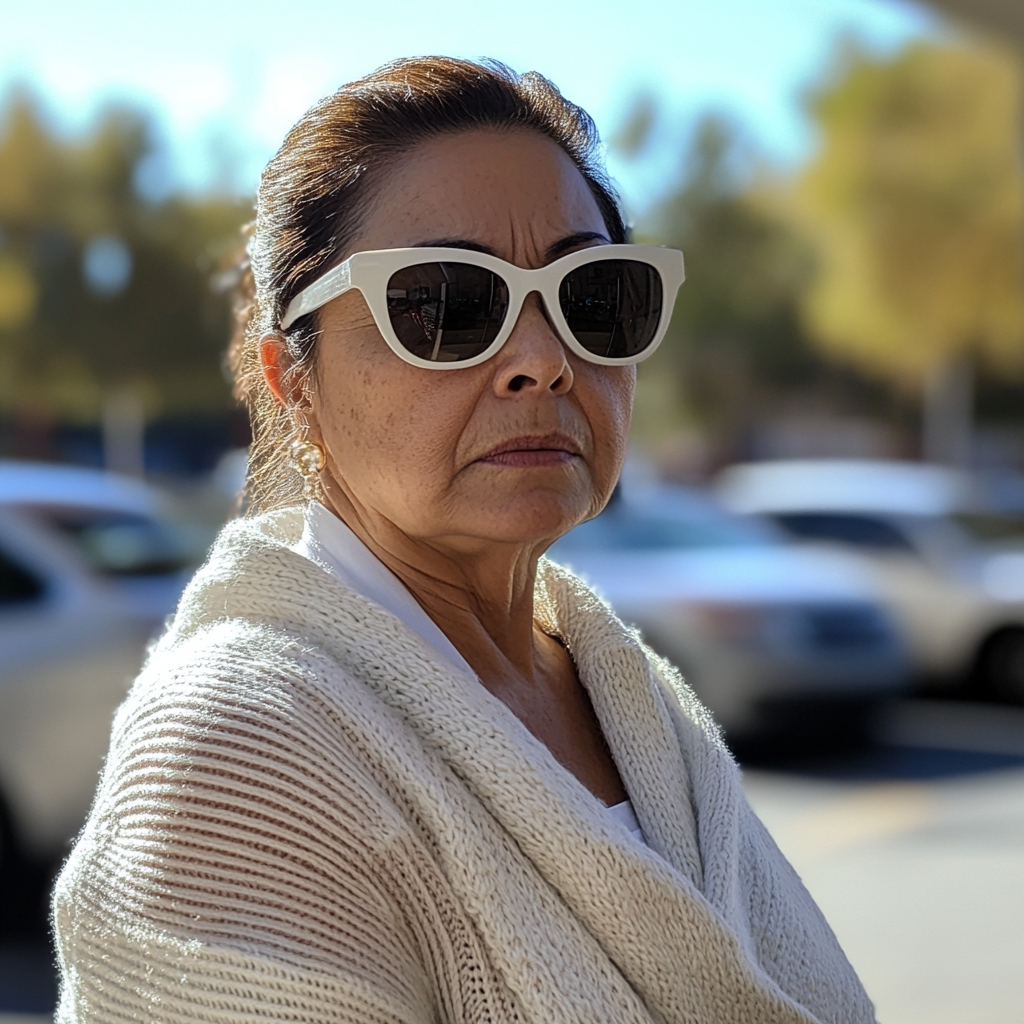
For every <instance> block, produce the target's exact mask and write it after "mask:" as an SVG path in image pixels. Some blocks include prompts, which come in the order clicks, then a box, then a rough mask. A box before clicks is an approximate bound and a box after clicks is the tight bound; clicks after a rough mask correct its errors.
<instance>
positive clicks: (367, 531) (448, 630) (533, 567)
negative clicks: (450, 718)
mask: <svg viewBox="0 0 1024 1024" xmlns="http://www.w3.org/2000/svg"><path fill="white" fill-rule="evenodd" d="M324 504H325V505H326V506H327V508H328V509H329V510H330V511H331V512H333V513H334V514H335V515H337V516H338V517H339V518H340V519H341V520H342V521H343V522H344V523H345V524H346V525H347V526H348V527H349V529H351V530H352V532H353V533H355V534H356V536H357V537H359V539H360V540H361V541H362V542H363V543H364V544H365V545H366V546H367V548H369V550H370V551H372V552H373V554H374V555H375V556H376V557H377V558H379V559H380V561H381V562H382V563H383V564H384V565H386V566H387V567H388V569H390V570H391V572H393V573H394V574H395V575H396V576H397V577H398V578H399V580H401V581H402V583H403V584H404V585H405V586H406V588H407V589H408V590H409V592H410V593H411V594H412V595H413V597H414V598H415V599H416V601H417V602H418V603H419V605H420V606H421V607H422V608H423V610H424V611H425V612H426V613H427V615H429V616H430V618H431V619H432V620H433V621H434V622H435V623H436V624H437V626H438V627H439V628H440V629H441V631H442V632H443V633H444V634H445V635H446V636H447V637H448V639H449V640H451V642H452V644H453V645H454V646H455V648H456V649H457V650H458V652H459V653H460V654H461V655H462V656H463V658H465V659H466V661H467V662H468V663H469V665H470V666H471V667H472V669H473V670H474V671H475V672H476V673H477V675H478V676H479V677H480V679H481V681H482V682H483V683H484V685H485V686H488V688H489V689H500V688H504V686H506V685H507V684H508V681H509V680H510V678H512V677H517V678H518V679H520V680H522V681H523V682H527V683H529V682H532V681H536V680H537V678H538V676H539V675H540V674H542V672H543V671H544V664H545V654H546V651H544V650H541V649H540V648H541V647H542V646H543V645H547V644H550V643H551V640H550V638H548V637H547V636H545V635H544V634H543V633H541V632H540V630H539V629H538V628H537V627H536V626H535V624H534V603H533V593H534V583H535V580H536V574H537V562H538V560H539V558H540V554H541V553H542V551H543V548H544V545H543V544H533V545H521V544H500V543H488V542H479V543H471V542H467V541H466V539H465V538H453V539H451V540H448V539H446V538H430V539H422V538H415V537H409V536H408V535H407V534H405V533H404V532H402V531H401V530H400V529H399V528H398V527H396V526H395V525H394V524H393V523H391V522H389V521H388V520H386V519H384V518H383V517H381V516H379V515H375V514H373V513H372V512H371V511H370V510H368V509H365V508H360V507H357V506H356V504H355V503H354V502H353V501H352V500H351V499H349V498H348V496H347V495H346V494H344V493H341V494H339V493H337V491H336V490H335V489H334V488H332V489H331V492H329V493H328V495H327V496H326V497H325V500H324Z"/></svg>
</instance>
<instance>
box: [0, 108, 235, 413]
mask: <svg viewBox="0 0 1024 1024" xmlns="http://www.w3.org/2000/svg"><path fill="white" fill-rule="evenodd" d="M152 136H153V126H152V124H151V123H150V122H149V121H148V120H147V118H146V117H145V116H144V115H142V114H140V113H138V112H135V111H131V110H126V109H109V110H107V111H106V112H105V113H104V114H103V115H102V116H101V117H100V118H99V119H98V120H97V121H96V123H95V124H94V125H93V126H92V127H91V129H90V130H89V131H88V132H86V133H84V134H82V135H80V136H78V137H75V138H67V137H65V136H63V135H61V134H59V133H58V132H56V131H55V130H53V129H52V128H51V127H50V126H49V124H48V122H47V118H46V117H45V114H44V112H43V110H42V109H41V107H40V105H39V104H38V103H37V102H35V101H34V100H33V99H32V97H30V96H29V95H27V94H24V93H16V94H13V95H11V96H9V97H8V99H7V102H6V105H5V109H4V112H3V115H2V117H0V416H12V415H15V416H16V415H18V414H25V415H31V416H32V417H34V418H49V419H53V420H60V421H63V422H79V423H90V422H95V421H96V420H97V419H98V417H99V416H100V414H101V410H102V407H103V403H104V401H105V400H106V398H107V397H108V396H109V395H112V394H118V393H122V394H123V393H124V392H125V391H129V392H132V393H134V394H135V395H136V396H137V397H138V400H140V401H142V402H143V404H144V406H145V408H146V411H147V414H148V415H150V416H153V415H157V414H164V413H178V414H181V413H189V412H214V411H221V410H224V409H225V408H227V406H228V402H229V398H228V387H227V384H226V381H225V379H224V375H223V373H222V371H221V359H222V353H223V350H224V348H225V345H226V341H227V337H228V331H229V324H230V310H229V301H228V298H227V296H226V295H224V294H217V293H216V292H215V290H214V289H213V288H212V287H211V275H212V273H213V272H214V271H215V270H216V269H217V267H218V264H219V263H220V262H221V261H223V260H224V259H225V257H226V255H227V253H228V252H229V251H230V250H231V249H233V248H234V247H236V246H237V245H238V243H239V233H238V229H239V227H240V225H241V224H242V223H243V222H244V221H245V220H246V219H247V218H248V217H250V216H251V204H250V203H249V202H247V201H242V200H240V199H238V198H237V197H234V196H208V197H204V198H189V197H182V196H174V195H171V196H169V197H166V198H162V199H159V200H156V201H155V200H152V199H147V198H146V197H145V195H144V194H143V192H144V191H145V190H144V189H140V187H139V181H140V169H144V161H146V159H147V158H148V157H149V156H150V155H151V149H152V147H151V143H150V140H151V138H152Z"/></svg>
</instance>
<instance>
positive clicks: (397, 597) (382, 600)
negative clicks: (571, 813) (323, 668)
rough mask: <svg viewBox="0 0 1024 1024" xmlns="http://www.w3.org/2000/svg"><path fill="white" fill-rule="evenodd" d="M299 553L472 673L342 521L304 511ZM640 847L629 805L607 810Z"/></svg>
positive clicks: (315, 507)
mask: <svg viewBox="0 0 1024 1024" xmlns="http://www.w3.org/2000/svg"><path fill="white" fill-rule="evenodd" d="M292 550H293V551H295V552H296V553H297V554H300V555H302V556H303V557H305V558H308V559H310V560H311V561H313V562H317V563H319V564H320V565H323V566H325V567H326V568H327V569H328V570H329V571H330V573H331V574H332V575H333V576H336V577H337V578H338V579H339V580H341V581H342V583H344V584H345V585H346V586H347V587H349V588H350V589H351V590H354V591H355V592H356V593H357V594H362V595H363V597H367V598H369V599H370V600H371V601H373V602H374V603H375V604H378V605H380V606H381V608H384V609H385V610H387V611H389V612H391V614H392V615H394V616H395V618H397V619H400V620H401V621H402V622H404V623H405V624H406V625H407V626H408V627H409V628H410V629H411V630H413V632H415V633H418V634H419V635H420V636H421V637H422V638H423V639H424V640H426V642H427V643H428V644H430V646H431V647H433V648H434V650H435V651H436V652H437V653H438V654H440V655H441V657H442V658H444V659H446V660H447V661H449V662H451V664H452V665H454V666H455V667H456V668H458V669H461V670H462V671H463V672H468V673H469V674H470V675H471V676H473V678H474V679H475V678H476V673H475V672H474V671H473V669H472V668H470V666H469V662H467V661H466V659H465V658H463V656H462V655H461V654H459V652H458V650H457V649H456V647H455V645H454V644H453V643H452V642H451V640H449V639H448V637H446V636H445V635H444V633H443V632H442V631H441V629H440V627H439V626H438V625H437V623H436V622H434V620H433V619H432V618H431V617H430V616H429V615H428V614H427V613H426V612H425V611H424V610H423V608H422V607H421V606H420V604H419V602H417V600H416V599H415V598H414V597H413V596H412V594H411V593H409V590H408V588H407V587H406V586H405V584H404V583H403V582H402V581H401V580H400V579H399V578H398V577H397V576H396V575H395V574H394V573H393V572H392V571H391V570H390V569H389V568H388V567H387V566H386V565H385V564H384V563H383V562H382V561H381V560H380V559H379V558H378V557H377V556H376V555H375V554H374V553H373V552H372V551H371V550H370V549H369V548H368V547H367V546H366V545H365V544H364V543H363V542H362V541H361V540H360V539H359V538H358V537H357V536H356V535H355V534H354V533H353V532H352V531H351V530H350V529H349V528H348V526H346V525H345V523H344V522H342V521H341V519H339V518H338V517H337V516H336V515H335V514H334V513H333V512H331V511H330V510H329V509H327V508H325V507H324V506H323V505H321V504H320V502H318V501H311V502H310V503H309V504H308V505H307V506H306V517H305V524H304V526H303V529H302V537H301V538H300V539H299V541H298V543H297V544H295V545H294V546H293V548H292ZM608 814H609V815H611V817H613V818H614V819H615V820H616V821H617V822H619V824H620V825H624V826H625V827H626V828H627V829H628V830H629V832H630V834H631V835H632V836H633V838H634V839H636V840H637V841H638V842H641V843H644V844H646V842H647V840H646V839H645V838H644V834H643V831H642V829H641V828H640V822H639V821H637V818H636V814H634V812H633V805H632V803H630V801H629V800H623V802H622V803H620V804H616V805H615V806H614V807H609V808H608Z"/></svg>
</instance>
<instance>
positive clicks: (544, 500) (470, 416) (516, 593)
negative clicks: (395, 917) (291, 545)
mask: <svg viewBox="0 0 1024 1024" xmlns="http://www.w3.org/2000/svg"><path fill="white" fill-rule="evenodd" d="M580 232H595V233H599V234H601V235H606V233H607V228H606V226H605V224H604V221H603V219H602V217H601V213H600V210H599V209H598V206H597V203H596V202H595V200H594V198H593V195H592V194H591V192H590V189H589V188H588V187H587V184H586V182H585V180H584V179H583V177H582V175H581V174H580V173H579V171H578V170H577V168H576V167H575V165H574V164H573V162H572V160H571V159H570V158H569V157H568V156H566V154H565V153H564V152H562V150H561V149H560V148H559V147H558V146H557V145H556V144H555V143H553V142H552V141H551V140H549V139H547V138H546V137H544V136H542V135H540V134H538V133H534V132H527V131H515V132H497V131H474V132H467V133H464V134H461V135H454V136H446V137H441V138H437V139H433V140H430V141H428V142H426V143H423V144H421V145H420V146H418V147H417V148H415V149H414V150H413V151H412V152H411V153H409V154H407V155H406V156H405V158H404V159H402V160H401V161H400V162H399V163H398V165H397V166H396V167H395V168H394V169H393V170H392V172H391V174H390V175H389V177H388V178H387V179H386V180H385V181H384V183H383V184H382V187H381V189H380V191H379V194H378V195H377V197H376V201H375V202H374V203H373V204H372V207H371V208H370V209H369V210H368V212H367V215H366V217H365V220H364V223H363V225H362V227H361V230H360V232H359V237H358V238H357V239H356V240H355V241H354V242H353V244H352V245H351V246H350V248H349V250H348V252H346V254H345V255H348V254H350V253H352V252H360V251H364V250H369V249H390V248H399V247H406V246H412V245H417V244H423V243H424V242H431V241H436V240H439V239H461V240H465V241H471V242H475V243H477V244H481V245H485V246H488V247H489V248H490V249H491V250H493V251H494V252H495V253H496V255H498V256H499V257H501V258H502V259H505V260H507V261H509V262H510V263H514V264H516V265H518V266H521V267H527V268H533V267H539V266H543V265H544V264H545V262H547V257H546V253H547V250H548V248H549V246H552V245H553V244H555V243H558V242H560V241H561V240H563V239H566V238H569V237H570V236H574V235H576V234H578V233H580ZM584 244H585V245H595V244H601V242H600V241H591V242H586V243H584ZM578 247H583V246H578ZM320 323H321V327H322V331H323V333H322V336H321V341H320V348H319V353H318V364H317V373H316V383H315V384H314V385H312V386H311V394H310V395H309V399H308V402H304V401H302V400H297V398H296V396H289V395H281V396H280V397H281V400H282V401H284V402H286V403H288V404H290V405H292V406H293V407H295V408H296V414H297V415H298V416H300V417H302V418H303V419H304V422H305V423H307V424H308V427H309V436H310V438H311V439H313V440H316V441H318V442H319V443H320V444H321V445H322V446H323V448H324V450H325V452H326V457H327V461H326V466H325V468H324V471H323V473H322V474H321V483H322V484H323V487H324V492H325V494H326V496H327V500H328V503H329V505H330V507H331V508H332V510H333V511H335V512H336V513H337V514H338V515H339V516H340V517H341V518H342V519H344V520H345V522H346V523H347V524H348V525H349V526H350V527H351V528H352V529H353V530H354V531H355V532H356V533H357V534H358V535H359V536H360V538H361V539H362V540H363V541H364V542H365V543H366V544H367V545H368V546H369V547H370V549H371V550H372V551H374V553H375V554H376V555H377V556H378V557H379V558H380V559H381V560H382V561H383V562H384V563H385V564H386V565H387V566H388V567H389V568H390V569H391V570H392V571H393V572H395V573H396V574H397V575H398V576H399V578H400V579H401V580H402V581H403V582H404V583H405V584H406V586H408V588H409V589H410V591H411V592H412V593H413V595H414V596H415V597H416V599H417V600H418V601H419V602H420V604H421V605H422V606H423V607H424V609H425V610H426V611H427V613H428V614H429V615H430V616H431V618H433V619H434V621H435V622H437V624H438V625H439V626H440V627H441V629H442V630H443V631H444V632H445V634H446V635H447V636H448V637H449V638H450V639H451V641H452V643H453V644H454V645H455V647H456V648H457V649H458V650H459V651H460V653H461V654H462V655H463V657H465V658H466V660H467V661H468V662H469V664H470V665H471V666H472V667H473V668H474V670H475V671H476V672H477V673H478V675H479V676H480V680H481V683H482V684H483V685H484V686H485V687H487V689H489V690H490V691H491V692H492V693H493V694H494V695H495V696H496V697H498V698H499V699H501V700H502V701H504V702H505V703H506V704H507V705H508V706H509V707H510V708H511V709H512V710H513V712H514V713H515V714H516V715H517V716H518V717H519V718H520V719H521V720H522V721H523V722H524V723H525V724H526V725H527V727H528V728H530V730H531V731H532V732H533V733H534V734H535V735H536V736H537V737H538V738H539V739H541V740H542V741H543V742H544V743H546V744H547V745H548V747H549V748H550V749H551V750H552V752H553V753H554V754H555V756H556V757H557V758H558V759H559V760H560V761H561V763H562V764H563V765H565V766H566V767H567V768H568V769H569V770H570V771H572V772H574V773H575V774H576V775H577V777H578V778H579V779H580V780H581V781H582V782H583V783H584V784H585V785H586V786H588V787H589V788H590V789H591V791H592V792H594V793H595V794H596V795H597V796H599V797H600V798H601V799H603V800H605V801H606V802H609V803H615V802H618V801H620V800H623V799H625V798H626V795H625V790H624V789H623V786H622V783H621V781H620V779H619V776H618V772H617V770H616V768H615V765H614V763H613V762H612V760H611V757H610V755H609V754H608V751H607V747H606V745H605V743H604V740H603V736H602V733H601V730H600V727H599V725H598V723H597V720H596V718H595V716H594V713H593V709H592V708H591V706H590V702H589V699H588V698H587V695H586V692H585V691H584V690H583V688H582V686H581V685H580V683H579V680H578V679H577V677H576V673H575V668H574V666H573V663H572V660H571V658H570V657H569V656H568V654H567V652H566V651H565V649H564V648H563V647H562V646H561V644H559V643H558V642H557V641H556V640H554V639H553V638H551V637H548V636H546V635H545V634H544V633H542V632H541V631H540V629H539V628H537V627H536V625H535V623H534V620H533V583H534V576H535V572H536V564H537V559H538V558H539V557H540V555H541V554H543V552H544V550H545V549H546V548H547V547H548V546H549V545H550V544H551V542H552V541H554V540H555V539H557V538H558V537H560V536H561V535H562V534H564V533H566V532H567V531H568V530H570V529H571V528H572V527H573V526H575V525H576V524H577V523H579V522H581V521H583V520H585V519H588V518H590V517H592V516H594V515H596V514H597V512H599V511H600V510H601V508H603V507H604V504H605V503H606V502H607V500H608V497H609V495H610V494H611V491H612V488H613V487H614V484H615V481H616V480H617V478H618V474H619V470H620V469H621V465H622V459H623V457H624V454H625V443H626V436H627V433H628V428H629V418H630V412H631V409H632V400H633V390H634V385H635V369H634V368H633V367H604V366H595V365H594V364H592V363H587V362H585V361H583V360H581V359H579V358H578V357H577V356H575V355H574V354H573V353H571V352H570V351H569V350H568V349H566V347H565V346H564V345H563V344H562V342H561V341H560V339H559V338H558V336H557V335H556V334H555V332H554V331H553V329H552V328H551V326H550V325H549V324H548V322H547V319H546V317H545V314H544V311H543V306H542V304H541V302H540V299H539V296H537V295H531V296H530V297H529V298H528V299H527V300H526V303H525V305H524V307H523V310H522V313H521V314H520V316H519V319H518V321H517V323H516V326H515V329H514V331H513V332H512V335H511V337H510V338H509V340H508V342H507V343H506V344H505V346H504V347H503V348H502V350H501V351H500V352H499V353H498V354H497V355H496V356H494V357H493V358H491V359H490V360H488V361H487V362H485V363H483V364H482V365H480V366H475V367H470V368H468V369H466V368H460V369H458V370H446V371H433V370H426V369H423V368H420V367H415V366H410V365H409V364H408V363H406V362H404V361H403V360H401V359H399V357H398V356H396V355H395V354H394V353H393V352H392V351H391V349H390V348H389V347H388V346H387V344H386V343H385V342H384V340H383V338H382V337H381V336H380V332H379V331H378V329H377V327H376V325H375V323H374V321H373V317H372V316H371V315H370V312H369V310H368V308H367V306H366V303H365V301H364V300H363V298H362V296H361V294H360V293H359V292H358V291H352V292H348V293H347V294H345V295H343V296H340V297H339V298H337V299H335V300H333V301H332V302H330V303H328V304H327V305H326V306H324V307H322V309H321V310H320ZM262 354H263V359H264V366H265V369H266V373H267V379H268V382H269V383H270V385H271V387H272V388H273V389H274V390H275V393H278V394H280V388H279V382H280V371H281V369H283V366H284V363H283V360H284V358H285V355H284V350H283V347H282V345H281V343H280V341H279V340H278V339H276V338H275V337H274V336H268V338H266V339H264V343H263V347H262ZM552 433H560V434H564V435H567V436H568V437H569V438H570V439H571V440H572V441H573V442H574V443H575V445H576V447H577V448H578V454H572V455H565V456H564V457H563V459H562V461H560V462H559V463H557V464H552V465H523V466H512V465H503V464H495V462H494V460H487V461H482V457H483V456H485V455H486V454H487V453H488V452H490V451H492V450H493V449H494V448H495V447H496V446H497V445H499V444H502V443H505V442H508V441H509V440H511V439H513V438H518V437H523V436H529V435H534V436H536V435H549V434H552Z"/></svg>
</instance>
